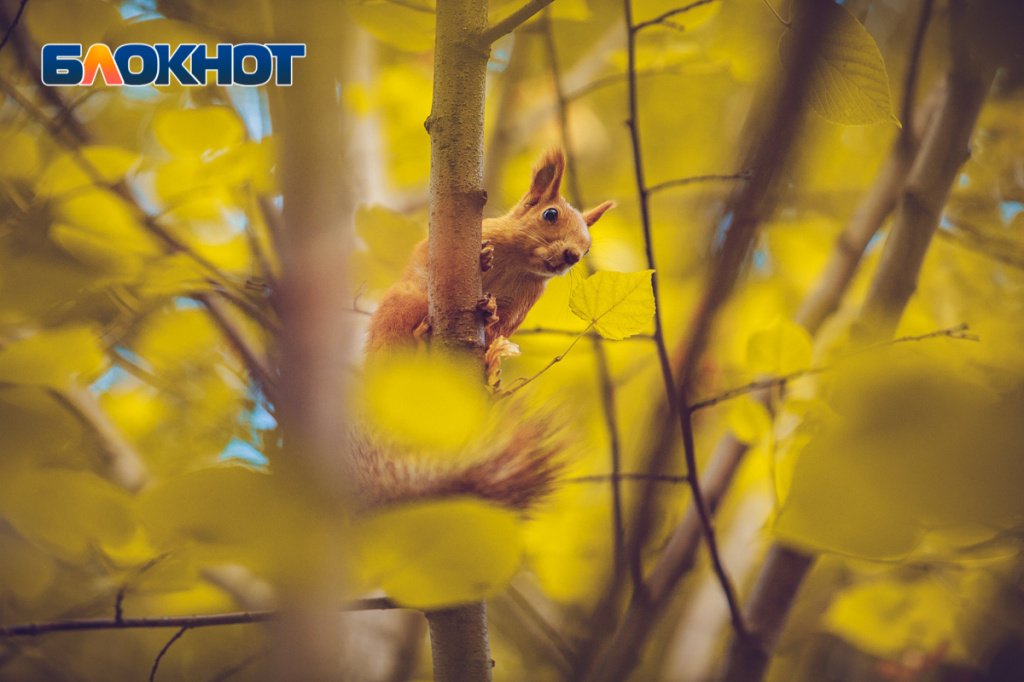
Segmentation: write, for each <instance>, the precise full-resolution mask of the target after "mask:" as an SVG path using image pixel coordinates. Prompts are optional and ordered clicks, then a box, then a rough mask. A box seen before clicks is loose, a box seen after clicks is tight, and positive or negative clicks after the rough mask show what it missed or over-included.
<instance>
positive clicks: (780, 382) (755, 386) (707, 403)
mask: <svg viewBox="0 0 1024 682" xmlns="http://www.w3.org/2000/svg"><path fill="white" fill-rule="evenodd" d="M967 329H968V326H967V323H966V322H963V323H961V324H958V325H956V326H955V327H949V328H948V329H939V330H937V331H933V332H929V333H927V334H919V335H917V336H901V337H900V338H898V339H892V340H891V341H883V342H880V343H876V344H872V345H870V346H865V347H863V348H859V349H857V350H855V351H854V352H852V353H850V354H849V355H845V356H843V357H842V358H839V359H838V360H837V361H836V362H833V363H831V364H828V365H818V366H815V367H808V368H807V369H801V370H797V371H795V372H790V373H789V374H783V375H781V376H775V377H769V378H767V379H759V380H757V381H751V382H750V383H749V384H746V385H744V386H739V387H737V388H732V389H729V390H728V391H725V392H724V393H720V394H718V395H716V396H712V397H710V398H705V399H704V400H698V401H697V402H695V403H693V404H691V405H690V409H691V410H693V411H694V412H696V411H697V410H703V409H705V408H708V407H712V406H713V405H717V404H719V403H721V402H725V401H726V400H731V399H732V398H737V397H739V396H741V395H745V394H747V393H754V392H756V391H762V390H764V389H766V388H774V387H776V386H785V385H786V384H787V383H789V382H790V381H793V380H795V379H799V378H800V377H805V376H810V375H813V374H821V373H823V372H828V371H830V370H833V369H835V368H836V366H837V365H839V364H840V363H842V362H843V361H844V360H846V359H848V358H851V357H853V356H855V355H860V354H861V353H864V352H867V351H870V350H874V349H877V348H881V347H883V346H893V345H896V344H898V343H905V342H907V341H924V340H925V339H935V338H939V337H947V338H951V339H960V340H963V341H980V339H979V338H978V337H977V336H975V335H974V334H968V333H967Z"/></svg>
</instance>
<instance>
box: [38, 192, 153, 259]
mask: <svg viewBox="0 0 1024 682" xmlns="http://www.w3.org/2000/svg"><path fill="white" fill-rule="evenodd" d="M56 218H57V221H56V222H57V223H59V224H62V226H61V228H60V229H59V230H57V231H56V234H57V235H58V237H59V238H60V239H62V240H63V242H64V243H65V244H74V245H79V244H81V243H88V244H91V245H92V246H93V247H94V248H102V244H103V242H104V241H105V242H106V243H107V244H109V246H108V248H107V250H108V251H110V252H111V253H110V254H109V255H108V256H106V257H107V258H108V259H116V258H117V256H118V254H122V253H124V252H126V251H127V252H130V253H134V254H137V255H143V256H155V255H158V254H160V253H161V249H160V247H159V246H158V245H157V243H156V241H155V240H154V239H153V237H151V236H150V235H149V234H148V233H147V232H146V231H145V230H144V229H143V227H142V226H141V225H139V223H138V221H136V219H135V216H134V214H133V213H132V210H131V208H129V206H128V204H127V203H126V202H125V201H124V199H122V198H121V197H119V196H117V195H116V194H114V193H113V192H111V191H110V190H106V189H99V188H92V189H88V190H83V191H81V192H76V193H75V194H73V195H72V196H69V197H67V198H66V199H64V200H62V201H61V203H60V204H59V205H58V206H57V208H56ZM75 232H81V233H82V234H80V235H78V237H79V239H78V240H77V241H72V240H71V239H70V238H69V237H68V235H69V234H71V233H75Z"/></svg>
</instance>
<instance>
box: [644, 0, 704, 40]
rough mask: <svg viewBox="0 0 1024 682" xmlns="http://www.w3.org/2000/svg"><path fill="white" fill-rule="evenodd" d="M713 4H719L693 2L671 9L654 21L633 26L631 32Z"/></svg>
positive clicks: (699, 0) (649, 20)
mask: <svg viewBox="0 0 1024 682" xmlns="http://www.w3.org/2000/svg"><path fill="white" fill-rule="evenodd" d="M713 2H717V0H697V1H696V2H691V3H690V4H689V5H686V6H684V7H677V8H676V9H670V10H669V11H667V12H665V13H663V14H659V15H658V16H656V17H654V18H653V19H648V20H647V21H641V22H640V23H638V24H633V26H632V27H631V28H630V31H632V32H633V33H636V32H637V31H640V30H642V29H645V28H647V27H648V26H654V25H656V24H661V23H665V20H666V19H671V18H672V17H674V16H676V15H677V14H682V13H684V12H689V11H690V10H691V9H696V8H697V7H701V6H702V5H710V4H711V3H713Z"/></svg>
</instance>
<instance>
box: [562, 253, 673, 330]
mask: <svg viewBox="0 0 1024 682" xmlns="http://www.w3.org/2000/svg"><path fill="white" fill-rule="evenodd" d="M653 272H654V271H653V270H641V271H640V272H629V273H622V272H609V271H603V272H598V273H596V274H594V275H591V276H590V277H588V278H587V279H586V280H584V281H583V283H582V284H580V285H579V286H578V287H576V289H575V290H574V291H573V292H572V296H571V297H570V298H569V308H570V309H571V310H572V312H573V313H575V314H576V316H577V317H579V318H581V319H583V320H585V321H587V322H592V323H594V329H596V330H597V331H598V333H600V334H601V336H603V337H605V338H606V339H614V340H618V339H624V338H626V337H628V336H632V335H633V334H637V333H639V332H641V331H642V330H643V329H644V328H646V327H647V326H648V325H649V324H650V323H651V318H653V317H654V289H653V288H651V274H652V273H653Z"/></svg>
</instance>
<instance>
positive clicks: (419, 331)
mask: <svg viewBox="0 0 1024 682" xmlns="http://www.w3.org/2000/svg"><path fill="white" fill-rule="evenodd" d="M430 332H431V326H430V317H424V318H423V321H422V322H420V323H419V324H418V325H416V328H415V329H413V330H412V338H413V339H415V340H416V347H417V348H425V347H426V345H427V340H428V339H429V338H430Z"/></svg>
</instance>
